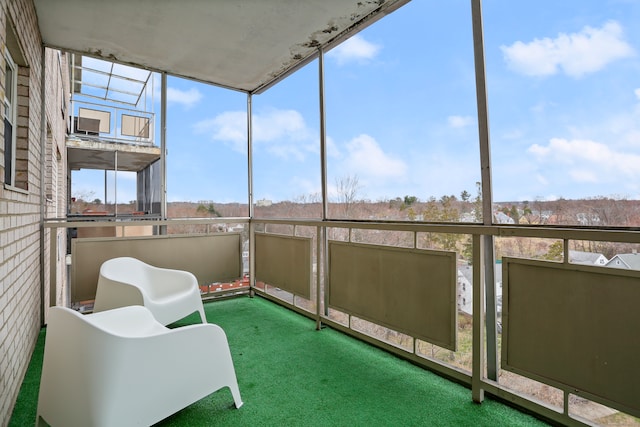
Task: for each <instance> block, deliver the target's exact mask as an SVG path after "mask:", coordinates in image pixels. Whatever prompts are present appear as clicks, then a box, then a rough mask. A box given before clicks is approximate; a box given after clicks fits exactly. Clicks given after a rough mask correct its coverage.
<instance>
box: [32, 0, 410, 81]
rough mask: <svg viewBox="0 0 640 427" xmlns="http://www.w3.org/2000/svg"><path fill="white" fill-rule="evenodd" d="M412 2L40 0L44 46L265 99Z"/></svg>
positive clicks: (382, 0)
mask: <svg viewBox="0 0 640 427" xmlns="http://www.w3.org/2000/svg"><path fill="white" fill-rule="evenodd" d="M408 1H409V0H55V1H51V0H35V6H36V11H37V15H38V24H39V27H40V31H41V33H42V38H43V42H44V44H45V45H46V46H49V47H53V48H59V49H63V50H68V51H73V52H77V53H82V54H85V55H90V56H95V57H98V58H103V59H106V60H109V61H114V62H121V63H125V64H130V65H135V66H140V67H143V68H147V69H150V70H153V71H164V72H167V73H169V74H171V75H175V76H181V77H187V78H193V79H196V80H200V81H203V82H208V83H213V84H216V85H219V86H223V87H228V88H231V89H236V90H240V91H244V92H250V93H259V92H261V91H263V90H265V89H266V88H268V87H270V86H271V85H273V84H274V83H276V82H277V81H279V80H280V79H282V78H283V77H286V76H287V75H288V74H290V73H292V72H293V71H295V70H296V69H298V68H300V67H301V66H303V65H305V64H306V63H308V62H309V61H311V60H313V59H314V58H316V57H317V54H318V48H319V47H323V49H324V50H325V51H326V50H328V49H330V48H331V47H334V46H335V45H337V44H338V43H339V42H341V41H343V40H345V39H346V38H348V37H350V36H352V35H353V34H355V33H357V32H358V31H360V30H361V29H363V28H365V27H366V26H368V25H370V24H371V23H373V22H375V21H376V20H377V19H379V18H382V17H383V16H384V15H386V14H388V13H391V12H392V11H394V10H395V9H397V8H398V7H400V6H402V5H403V4H406V3H407V2H408Z"/></svg>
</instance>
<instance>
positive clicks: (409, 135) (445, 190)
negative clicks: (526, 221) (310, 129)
mask: <svg viewBox="0 0 640 427" xmlns="http://www.w3.org/2000/svg"><path fill="white" fill-rule="evenodd" d="M470 14H471V10H470V7H469V2H466V1H454V2H411V3H409V4H407V5H406V6H403V7H401V8H400V9H398V10H396V11H394V12H393V13H392V14H390V15H389V16H386V17H385V18H384V19H381V20H380V21H378V22H376V23H375V24H373V25H371V26H370V27H368V28H367V29H365V30H363V31H362V32H360V33H358V34H357V35H355V36H353V37H352V38H350V39H349V40H347V41H345V42H344V43H342V44H341V45H339V46H338V47H336V48H334V49H333V50H331V51H329V52H328V53H327V55H326V88H327V94H326V99H327V134H328V138H329V142H330V144H329V147H330V150H329V159H328V185H329V189H330V196H331V205H330V209H329V214H330V216H331V217H333V218H357V219H396V220H407V221H436V222H441V221H446V222H458V221H467V222H473V221H476V220H477V215H476V212H475V211H474V208H475V205H474V201H475V199H476V198H477V197H478V196H479V195H478V194H477V192H476V190H477V186H476V182H478V181H480V162H479V150H478V132H477V119H476V92H475V77H474V60H473V39H472V33H471V25H470V22H471V16H470Z"/></svg>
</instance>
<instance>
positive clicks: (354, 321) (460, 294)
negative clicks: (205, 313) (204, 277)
mask: <svg viewBox="0 0 640 427" xmlns="http://www.w3.org/2000/svg"><path fill="white" fill-rule="evenodd" d="M141 222H142V223H144V224H145V225H151V226H153V227H155V230H156V231H157V232H163V233H164V232H167V231H169V232H172V231H174V232H175V231H177V232H179V233H180V234H181V235H185V234H193V235H194V236H196V235H201V234H202V233H205V234H206V233H216V232H220V231H226V230H227V229H228V228H230V227H238V226H241V227H242V230H243V231H242V233H243V245H246V246H247V247H243V248H242V249H241V252H240V253H242V254H244V253H247V252H248V260H247V259H244V258H245V257H244V256H243V259H242V260H240V262H241V263H243V265H246V267H247V268H248V270H249V275H248V278H244V277H242V278H241V280H243V283H244V284H245V285H247V284H248V286H249V287H250V288H249V289H250V291H251V292H252V293H256V294H259V295H261V296H263V297H265V298H268V299H270V300H272V301H275V302H277V303H279V304H283V305H286V306H288V307H290V308H291V309H293V310H295V311H297V312H299V313H301V314H303V315H305V316H307V317H310V318H313V319H315V320H316V322H317V326H318V328H321V326H322V325H323V324H326V325H329V326H331V327H333V328H336V329H338V330H341V331H343V332H345V333H348V334H350V335H354V336H356V337H358V338H360V339H362V340H365V341H367V342H369V343H371V344H374V345H376V346H378V347H381V348H383V349H385V350H387V351H389V352H392V353H394V354H396V355H398V356H400V357H402V358H405V359H407V360H410V361H411V362H413V363H416V364H419V365H422V366H424V367H426V368H428V369H431V370H433V371H436V372H438V373H440V374H441V375H444V376H446V377H449V378H451V379H453V380H455V381H457V382H461V383H463V384H466V385H468V386H469V387H470V388H471V394H472V397H473V399H474V400H476V401H478V402H480V401H482V400H483V398H484V393H485V392H486V393H488V394H490V395H492V396H495V397H497V398H500V399H504V400H505V401H508V402H511V403H513V404H516V405H518V406H520V407H522V408H524V409H526V410H528V411H532V412H534V413H536V414H538V416H540V417H542V418H545V419H549V420H552V421H553V422H557V423H562V424H566V425H589V424H594V423H596V424H597V423H604V424H605V425H606V421H602V420H604V419H606V417H604V415H602V414H605V415H606V414H618V411H621V412H620V413H619V414H618V415H616V416H623V417H624V416H628V417H633V416H635V417H638V416H640V411H639V410H638V408H637V407H635V406H634V404H633V402H632V403H631V404H629V403H628V402H627V401H624V399H615V398H613V399H612V398H611V397H609V396H606V395H604V394H606V393H604V392H605V391H606V390H605V389H604V388H603V390H602V391H603V393H600V392H599V390H595V391H594V390H592V389H590V388H589V386H590V384H587V385H586V386H585V387H582V384H578V385H575V384H568V383H567V384H565V382H563V381H564V380H563V379H562V378H553V377H547V376H544V375H538V374H535V373H533V374H529V373H528V371H527V370H526V369H515V370H513V369H501V367H502V359H503V355H504V354H506V353H505V351H506V350H505V348H503V347H502V344H503V343H504V337H503V336H502V334H503V327H505V326H506V325H505V324H504V321H505V320H508V319H506V318H504V317H503V313H502V306H501V305H500V304H499V302H500V301H499V299H500V298H501V297H502V296H503V294H502V292H501V291H502V288H501V285H502V283H501V282H499V281H498V279H496V281H495V282H494V283H489V282H487V281H486V280H485V278H486V277H494V275H493V274H492V275H486V274H485V273H486V272H485V269H487V268H495V269H496V270H500V269H501V268H502V266H501V265H497V266H493V267H490V266H485V265H483V259H485V257H484V252H486V251H493V250H496V247H497V246H500V250H501V251H502V255H504V256H509V257H513V256H519V257H522V258H532V256H531V255H530V254H525V253H516V252H517V249H514V248H517V247H518V245H517V244H515V243H517V242H520V241H522V239H525V240H526V241H534V242H541V241H544V242H547V243H549V242H561V243H562V247H563V250H562V257H561V260H559V261H547V260H543V261H536V262H542V263H543V264H544V266H545V268H546V267H551V268H555V267H558V266H559V267H562V268H564V271H565V272H567V274H570V275H572V274H579V275H584V274H599V275H603V277H605V278H608V277H613V278H614V279H612V280H613V281H612V282H611V283H613V284H615V283H616V282H615V280H617V279H615V277H622V278H623V279H624V280H631V281H633V280H636V279H638V277H640V276H638V274H639V272H624V273H620V270H618V269H613V268H606V267H596V266H589V267H584V266H580V265H577V264H573V263H571V262H570V259H569V255H568V254H569V248H570V246H571V244H572V243H573V242H610V243H611V244H633V245H635V244H640V231H638V230H636V229H633V228H609V229H605V228H596V229H594V228H589V229H587V228H580V227H537V226H536V227H522V226H485V225H476V224H426V223H415V222H411V223H409V222H366V221H359V222H354V221H320V220H290V219H252V220H250V219H248V218H216V219H209V218H207V219H175V220H146V221H138V220H131V221H120V222H118V223H114V222H101V223H86V222H68V221H64V220H60V221H47V222H46V223H45V227H47V228H50V229H52V230H55V229H66V228H73V227H91V226H101V227H104V226H107V227H108V226H112V227H136V226H140V225H141ZM121 234H122V237H120V238H122V239H128V238H130V237H126V233H125V232H124V231H123V232H122V233H121ZM259 235H267V236H271V235H272V236H278V237H285V238H292V239H296V241H299V240H302V241H308V245H309V248H310V251H309V255H308V262H309V269H308V270H305V271H307V272H311V274H310V275H309V277H308V284H309V292H308V293H307V292H299V290H298V288H296V286H295V285H293V286H290V284H288V283H285V282H286V281H287V280H288V279H287V277H288V276H287V275H286V274H284V275H282V276H280V275H276V276H270V277H278V279H274V280H281V281H282V283H269V282H268V281H267V282H265V281H262V280H261V277H258V276H256V262H257V261H258V260H257V257H260V256H266V255H264V254H265V252H264V250H263V249H260V248H258V250H256V237H257V236H259ZM452 235H455V236H456V238H457V239H459V243H458V248H460V245H461V244H462V243H460V242H464V244H465V245H470V247H471V250H470V251H469V252H468V254H467V255H465V256H468V257H469V258H468V259H464V260H462V261H464V262H457V263H456V270H457V273H458V274H456V279H454V280H455V282H454V285H453V286H455V288H456V293H455V298H456V299H457V301H456V304H455V305H454V307H455V317H456V319H455V334H456V341H457V346H456V347H457V348H455V349H450V348H444V347H440V346H438V345H435V344H433V343H431V342H429V341H428V340H427V339H424V338H419V337H416V335H412V334H411V333H410V332H407V331H405V330H401V329H402V328H396V329H394V328H393V327H390V325H389V324H386V323H385V322H378V323H376V321H375V320H374V319H372V318H370V317H369V316H368V315H367V314H366V313H365V315H362V314H361V313H356V312H351V311H348V310H344V309H343V308H341V307H334V306H332V299H331V292H332V288H331V283H330V282H331V280H330V278H331V272H330V271H329V270H330V268H331V264H330V258H331V256H332V255H331V253H330V251H331V250H330V245H329V242H333V241H335V242H342V244H344V245H345V246H346V247H347V248H350V247H366V248H368V247H375V248H376V249H378V248H382V250H383V252H384V249H385V248H400V249H401V251H400V252H399V253H401V254H405V253H406V254H414V253H415V252H420V253H422V252H430V251H431V252H438V251H443V252H446V251H445V250H443V249H442V248H441V247H439V245H442V242H443V241H444V239H441V238H437V237H438V236H452ZM487 242H490V243H491V246H487V245H486V244H487ZM507 243H514V244H513V245H511V246H513V247H512V248H511V249H508V250H507V249H504V248H503V247H502V246H505V247H506V246H508V245H507ZM297 244H298V243H296V245H297ZM306 244H307V243H304V244H303V245H306ZM287 245H288V244H287V243H285V245H284V246H278V248H279V249H281V250H284V249H286V248H287V247H288V246H287ZM511 246H509V247H511ZM292 247H293V246H292ZM296 247H299V246H296ZM150 250H152V249H150ZM261 251H262V252H261ZM394 251H395V249H394ZM454 252H455V253H456V254H457V258H458V261H461V260H460V258H461V257H460V253H461V250H459V249H458V250H454ZM356 254H357V253H356ZM394 254H395V252H394ZM533 258H538V259H541V258H542V259H543V258H544V256H539V255H536V256H533ZM50 259H51V263H52V264H54V263H55V259H56V257H55V254H54V253H53V252H52V253H50ZM285 259H286V257H285ZM525 263H526V262H525ZM258 267H259V266H258ZM291 267H292V266H289V267H286V266H285V267H280V268H285V269H287V268H288V269H290V270H291V269H292V268H291ZM463 268H464V269H468V270H469V271H467V272H466V273H467V277H468V278H470V280H466V279H465V280H466V281H465V280H463V279H462V278H461V277H460V275H459V274H461V273H460V272H461V269H463ZM553 271H556V270H553ZM258 272H259V273H260V271H259V268H258ZM261 274H262V273H261ZM304 274H308V273H303V275H304ZM506 274H509V272H508V271H507V272H506ZM553 274H555V273H553ZM563 274H564V273H563ZM292 277H293V276H292ZM297 277H299V276H297ZM498 277H499V275H498ZM509 277H510V280H512V281H514V283H515V280H516V279H513V278H511V276H509ZM558 277H559V276H558ZM567 277H574V276H567ZM575 277H578V276H575ZM580 277H582V276H580ZM303 279H304V280H306V279H307V278H305V277H304V276H303ZM398 279H399V280H400V281H401V280H402V279H403V278H402V277H399V278H398ZM502 280H506V278H503V279H501V281H502ZM607 280H608V279H607ZM392 281H393V280H392ZM570 281H571V280H570ZM247 282H248V283H247ZM463 282H464V287H465V289H464V291H463V290H462V289H461V288H462V283H463ZM395 283H396V284H397V283H398V282H395ZM638 283H640V279H638ZM525 285H527V286H528V287H529V288H531V289H533V290H532V292H534V293H535V292H536V290H535V286H533V285H535V283H534V284H533V285H531V286H530V284H528V283H525ZM532 286H533V287H532ZM245 289H246V288H245ZM576 289H578V288H576ZM638 289H640V287H639V288H638ZM218 290H220V291H223V286H213V288H211V286H209V287H208V288H207V291H208V292H209V293H213V294H214V293H215V292H217V291H218ZM376 292H378V291H376ZM301 293H302V294H304V295H301ZM372 293H373V291H372ZM386 295H387V298H388V295H393V292H390V293H389V292H388V293H387V294H386ZM569 295H570V294H569ZM621 295H623V294H620V293H615V292H613V291H612V292H611V293H610V296H611V298H614V299H616V298H617V299H618V300H616V301H613V302H612V303H611V304H612V306H613V309H611V307H609V308H606V311H604V312H605V313H606V315H607V316H616V310H615V307H617V306H621V305H620V304H621V303H622V302H623V301H620V298H621ZM633 295H635V293H634V294H633ZM462 298H465V300H466V299H467V298H471V300H472V301H471V304H469V303H468V301H465V302H464V304H462V303H461V299H462ZM492 300H493V301H492ZM373 302H374V303H376V300H375V299H374V300H373ZM637 302H640V301H637ZM447 303H449V302H447ZM463 306H464V307H463ZM469 306H471V307H472V309H471V310H469ZM514 306H515V307H518V306H517V304H514ZM465 307H466V308H465ZM400 309H402V307H401V308H400ZM578 309H579V306H578ZM603 310H605V308H603ZM469 311H471V312H469ZM490 311H493V313H489V312H490ZM598 311H599V309H598ZM490 314H492V315H490ZM592 314H593V313H592ZM527 315H529V313H527ZM578 315H585V314H584V313H582V314H580V313H576V316H578ZM587 315H588V313H587ZM485 319H487V321H486V323H485ZM490 319H495V321H491V320H490ZM633 319H635V317H633V318H631V320H633ZM541 324H543V322H541ZM628 327H629V328H633V327H634V326H633V325H628ZM628 332H629V333H630V335H629V336H628V339H630V340H632V341H630V342H629V343H625V342H620V343H619V344H620V346H619V348H616V349H615V351H616V352H621V353H623V354H622V359H621V360H626V361H628V363H629V367H628V368H629V373H630V374H631V375H634V374H635V372H636V371H637V368H634V366H635V363H633V358H634V357H635V356H634V354H635V353H634V352H633V348H635V347H634V346H635V345H637V344H638V343H637V342H636V341H637V338H634V337H635V335H637V334H635V335H633V334H632V333H631V332H630V331H628ZM615 333H616V334H618V335H620V336H621V337H624V336H625V332H624V331H617V332H615ZM633 340H635V341H633ZM626 344H629V345H626ZM505 345H506V344H505ZM508 345H516V344H513V343H509V344H508ZM514 348H515V347H514ZM549 351H560V349H549ZM619 368H620V367H618V369H619ZM588 375H589V374H588V373H585V377H586V376H588ZM611 381H614V379H611ZM629 381H630V382H631V380H629ZM623 386H625V387H626V386H627V385H626V384H624V383H623ZM593 414H600V415H593ZM603 417H604V418H603ZM629 419H633V418H629Z"/></svg>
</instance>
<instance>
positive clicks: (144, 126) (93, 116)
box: [70, 100, 155, 145]
mask: <svg viewBox="0 0 640 427" xmlns="http://www.w3.org/2000/svg"><path fill="white" fill-rule="evenodd" d="M73 104H74V116H73V120H72V122H71V126H70V127H71V133H72V134H73V135H76V136H79V137H82V138H89V139H102V140H104V139H106V140H108V141H113V142H123V143H129V144H141V145H153V144H154V120H155V114H154V113H152V112H148V111H142V110H136V109H129V108H122V107H118V106H110V105H104V104H98V103H92V102H87V101H78V100H74V101H73Z"/></svg>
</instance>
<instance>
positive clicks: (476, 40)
mask: <svg viewBox="0 0 640 427" xmlns="http://www.w3.org/2000/svg"><path fill="white" fill-rule="evenodd" d="M471 18H472V25H473V52H474V60H475V74H476V98H477V106H478V137H479V144H480V174H481V180H482V184H481V185H482V222H483V224H484V225H491V223H492V219H493V208H492V205H493V194H492V186H491V146H490V137H489V108H488V96H487V80H486V74H485V57H484V31H483V25H482V0H471ZM482 238H483V244H484V251H483V252H484V255H483V256H482V262H483V266H484V281H485V287H486V298H487V301H486V303H487V316H486V327H487V376H488V377H489V378H490V379H492V380H497V378H498V373H497V365H498V359H497V327H496V295H495V274H494V270H493V269H494V267H495V260H494V253H493V236H490V235H484V236H482ZM476 267H478V266H476Z"/></svg>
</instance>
